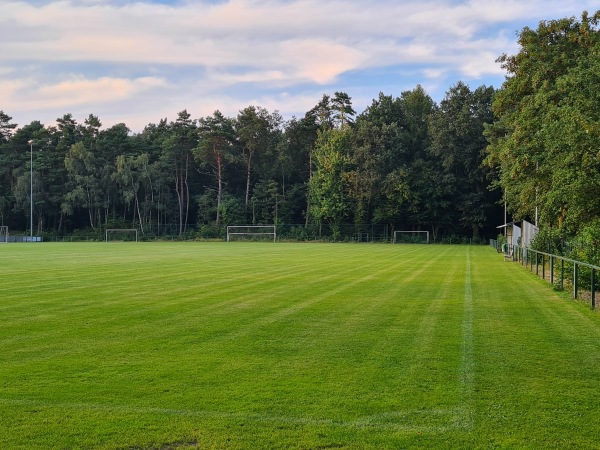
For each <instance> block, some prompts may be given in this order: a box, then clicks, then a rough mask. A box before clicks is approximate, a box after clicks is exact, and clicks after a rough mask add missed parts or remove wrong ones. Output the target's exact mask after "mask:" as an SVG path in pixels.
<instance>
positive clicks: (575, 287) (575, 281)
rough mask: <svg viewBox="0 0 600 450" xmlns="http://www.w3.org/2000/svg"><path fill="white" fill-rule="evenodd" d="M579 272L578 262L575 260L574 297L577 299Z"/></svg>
mask: <svg viewBox="0 0 600 450" xmlns="http://www.w3.org/2000/svg"><path fill="white" fill-rule="evenodd" d="M577 273H578V270H577V263H576V262H574V263H573V298H575V299H576V298H577V287H578V286H577V281H578V280H577Z"/></svg>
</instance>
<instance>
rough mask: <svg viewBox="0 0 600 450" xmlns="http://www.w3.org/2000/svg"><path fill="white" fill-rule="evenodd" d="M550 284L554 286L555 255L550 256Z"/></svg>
mask: <svg viewBox="0 0 600 450" xmlns="http://www.w3.org/2000/svg"><path fill="white" fill-rule="evenodd" d="M550 284H551V285H552V286H554V255H550Z"/></svg>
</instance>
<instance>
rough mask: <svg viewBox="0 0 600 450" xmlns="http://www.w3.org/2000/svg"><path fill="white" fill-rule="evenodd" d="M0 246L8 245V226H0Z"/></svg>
mask: <svg viewBox="0 0 600 450" xmlns="http://www.w3.org/2000/svg"><path fill="white" fill-rule="evenodd" d="M0 244H8V226H6V225H0Z"/></svg>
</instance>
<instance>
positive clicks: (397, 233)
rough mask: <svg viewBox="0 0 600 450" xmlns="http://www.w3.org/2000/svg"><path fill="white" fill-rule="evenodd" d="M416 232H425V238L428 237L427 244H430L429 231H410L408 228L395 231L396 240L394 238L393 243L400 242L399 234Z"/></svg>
mask: <svg viewBox="0 0 600 450" xmlns="http://www.w3.org/2000/svg"><path fill="white" fill-rule="evenodd" d="M415 233H424V234H425V239H426V242H425V243H426V244H429V242H430V241H429V231H408V230H406V231H405V230H399V231H394V240H393V242H392V243H393V244H396V243H397V242H398V235H399V234H415Z"/></svg>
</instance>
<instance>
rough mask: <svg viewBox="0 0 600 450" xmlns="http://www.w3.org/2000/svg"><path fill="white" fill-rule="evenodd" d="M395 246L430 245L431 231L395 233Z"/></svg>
mask: <svg viewBox="0 0 600 450" xmlns="http://www.w3.org/2000/svg"><path fill="white" fill-rule="evenodd" d="M393 243H394V244H429V231H394V240H393Z"/></svg>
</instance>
